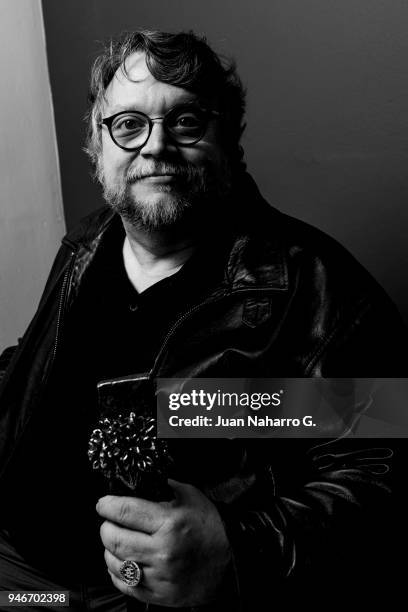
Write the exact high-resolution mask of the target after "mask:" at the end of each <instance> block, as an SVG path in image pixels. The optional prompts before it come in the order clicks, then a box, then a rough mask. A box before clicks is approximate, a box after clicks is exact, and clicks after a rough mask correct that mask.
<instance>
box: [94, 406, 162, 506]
mask: <svg viewBox="0 0 408 612" xmlns="http://www.w3.org/2000/svg"><path fill="white" fill-rule="evenodd" d="M155 429H156V422H155V419H154V418H153V417H147V416H142V415H139V416H138V415H136V414H135V413H134V412H130V413H129V414H128V415H122V414H119V415H117V416H116V417H115V418H107V417H104V418H102V419H100V420H99V422H98V427H97V429H94V431H93V432H92V435H91V438H90V440H89V447H88V458H89V460H90V461H91V464H92V468H93V469H94V470H96V471H98V472H100V473H102V474H103V476H104V477H105V478H106V479H108V480H109V482H110V485H111V492H113V490H114V489H115V488H116V489H118V488H120V487H118V486H116V487H115V483H116V485H118V484H119V483H122V485H124V487H125V488H126V489H128V491H127V494H128V495H129V494H133V495H137V496H139V497H145V498H146V499H151V500H165V499H169V492H170V488H169V486H168V484H167V470H168V468H169V466H170V465H171V457H170V455H169V452H168V447H167V444H166V442H165V441H164V440H160V439H158V438H157V437H156V433H155ZM118 481H119V482H118ZM121 488H122V489H123V486H122V487H121Z"/></svg>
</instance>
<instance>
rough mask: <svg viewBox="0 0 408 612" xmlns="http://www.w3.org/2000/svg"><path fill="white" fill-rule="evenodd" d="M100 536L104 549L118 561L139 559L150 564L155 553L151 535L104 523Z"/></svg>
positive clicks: (108, 522)
mask: <svg viewBox="0 0 408 612" xmlns="http://www.w3.org/2000/svg"><path fill="white" fill-rule="evenodd" d="M100 536H101V540H102V542H103V545H104V547H105V548H107V549H108V550H109V551H110V552H111V553H112V554H113V555H115V556H116V557H118V559H132V558H136V557H137V558H138V559H141V560H142V561H143V563H146V564H148V565H149V564H150V562H151V558H152V556H153V554H154V552H155V551H154V541H153V538H152V537H151V536H150V535H147V534H145V533H142V532H141V531H134V530H130V529H125V528H123V527H120V526H119V525H116V524H115V523H111V522H110V521H104V522H103V523H102V525H101V528H100Z"/></svg>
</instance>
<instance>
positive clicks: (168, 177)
mask: <svg viewBox="0 0 408 612" xmlns="http://www.w3.org/2000/svg"><path fill="white" fill-rule="evenodd" d="M175 179H176V175H175V174H148V175H146V176H142V177H141V178H140V179H139V180H140V181H149V182H153V183H167V182H171V181H174V180H175Z"/></svg>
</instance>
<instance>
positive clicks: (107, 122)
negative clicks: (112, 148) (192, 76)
mask: <svg viewBox="0 0 408 612" xmlns="http://www.w3.org/2000/svg"><path fill="white" fill-rule="evenodd" d="M179 107H180V108H189V107H193V108H198V109H199V110H200V111H201V112H202V113H203V114H204V117H205V119H206V121H205V123H204V125H203V131H202V134H201V135H200V137H199V138H197V139H196V140H193V142H189V143H180V142H177V140H176V139H175V138H174V137H173V136H172V135H171V133H169V132H168V131H167V130H166V124H165V120H166V117H167V116H168V115H170V114H171V113H173V112H174V111H175V110H176V109H177V108H179ZM128 113H135V114H136V115H142V117H144V118H146V119H147V123H148V126H149V131H148V134H147V137H146V140H145V141H144V143H143V144H141V145H139V146H137V147H131V148H129V147H124V146H122V145H120V144H118V143H117V142H116V140H115V138H114V137H113V134H112V124H113V122H114V120H115V119H116V117H119V116H120V115H126V114H128ZM221 114H222V113H220V112H219V111H216V110H213V109H209V108H204V107H202V106H200V105H198V104H196V103H188V102H187V103H185V104H176V105H175V106H172V108H170V109H169V110H168V111H167V113H165V114H164V115H162V116H159V117H149V115H146V114H145V113H143V112H142V111H137V110H133V109H129V110H123V111H120V112H119V113H115V114H114V115H110V116H109V117H105V118H104V119H102V120H101V121H100V122H99V123H98V127H99V128H102V126H103V125H106V127H107V128H108V131H109V135H110V137H111V139H112V141H113V142H114V144H115V145H116V146H117V147H119V148H120V149H123V150H124V151H138V150H139V149H142V148H143V147H144V146H145V144H146V143H147V141H148V140H149V138H150V136H151V134H152V130H153V124H154V122H155V121H158V120H161V121H162V122H163V129H164V131H165V133H166V136H167V137H168V138H169V139H170V140H171V141H172V142H173V143H174V144H177V145H179V146H182V147H190V146H193V145H195V144H197V142H200V140H201V139H202V138H203V137H204V135H205V133H206V131H207V128H208V122H209V120H210V117H211V115H213V116H216V117H219V116H221Z"/></svg>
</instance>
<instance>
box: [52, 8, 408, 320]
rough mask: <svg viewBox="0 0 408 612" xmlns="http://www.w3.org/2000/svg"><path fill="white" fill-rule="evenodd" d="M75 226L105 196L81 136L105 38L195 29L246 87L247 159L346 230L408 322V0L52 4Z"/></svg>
mask: <svg viewBox="0 0 408 612" xmlns="http://www.w3.org/2000/svg"><path fill="white" fill-rule="evenodd" d="M43 10H44V20H45V29H46V39H47V49H48V61H49V69H50V78H51V86H52V93H53V100H54V107H55V117H56V127H57V137H58V145H59V154H60V162H61V178H62V189H63V197H64V206H65V214H66V221H67V226H68V228H69V227H72V226H73V225H74V224H75V223H76V222H77V221H78V219H79V218H80V217H82V216H83V215H84V214H86V213H88V212H89V211H91V210H92V209H94V208H96V207H98V206H100V204H101V197H100V191H99V188H98V186H97V185H95V184H93V183H92V181H91V179H90V176H89V172H90V170H89V166H88V161H87V158H86V156H85V154H84V153H81V146H82V145H83V139H84V133H85V129H84V124H83V121H82V117H83V114H84V112H85V108H86V95H87V81H88V73H89V68H90V65H91V62H92V60H93V58H94V57H95V55H96V54H97V51H98V44H97V41H100V40H102V39H104V38H106V37H107V36H109V35H112V34H115V33H118V32H120V31H122V30H124V29H133V28H139V27H144V28H151V29H153V28H157V29H170V30H177V29H194V30H195V31H197V32H200V33H205V34H206V35H207V37H208V39H209V41H210V42H211V43H212V44H213V46H215V48H216V49H217V50H218V51H221V52H222V53H225V54H230V55H232V56H234V57H235V58H236V60H237V63H238V67H239V72H240V75H241V77H242V79H243V81H244V83H245V85H246V86H247V88H248V117H247V123H248V127H247V131H246V134H245V137H244V140H243V144H244V146H245V150H246V159H247V163H248V169H249V171H250V172H251V173H252V174H253V176H254V177H255V179H256V180H257V182H258V184H259V187H260V189H261V191H262V192H263V194H264V196H265V197H266V198H267V199H268V200H269V201H270V202H271V203H273V204H274V205H275V206H277V207H278V208H279V209H281V210H283V211H285V212H287V213H289V214H292V215H294V216H297V217H299V218H302V219H304V220H306V221H308V222H310V223H312V224H313V225H316V226H318V227H320V228H321V229H323V230H325V231H326V232H328V233H329V234H330V235H332V236H334V237H335V238H337V239H338V240H339V241H340V242H341V243H342V244H344V245H345V246H346V247H347V248H348V249H349V250H351V252H352V253H353V254H354V255H355V256H356V257H357V258H358V259H359V260H360V261H361V262H362V263H363V264H364V265H365V266H366V267H367V268H368V269H369V270H370V271H371V272H372V274H374V276H375V277H376V278H377V279H378V280H379V281H380V283H381V284H382V285H383V286H384V288H385V289H386V290H387V291H388V292H389V293H390V295H391V296H392V298H393V299H394V300H395V301H396V303H397V304H398V306H399V308H400V310H401V311H402V313H403V314H404V316H405V318H406V320H407V321H408V291H407V284H408V281H407V280H406V275H405V270H406V267H407V264H408V245H407V240H406V238H405V234H406V231H407V228H408V223H407V221H408V211H407V195H408V174H407V166H408V164H407V161H408V130H407V128H408V79H407V59H408V53H407V51H408V37H407V30H408V2H407V1H406V0H337V1H333V0H275V1H273V0H272V1H271V0H262V1H261V0H255V1H251V2H249V1H243V0H223V1H222V2H220V1H215V0H206V1H205V2H204V1H202V2H197V1H194V0H172V1H168V0H167V1H166V0H149V2H147V1H146V2H141V1H134V0H133V1H132V0H115V1H114V2H112V1H111V0H85V1H84V0H67V1H66V0H59V1H58V2H55V0H43Z"/></svg>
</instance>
